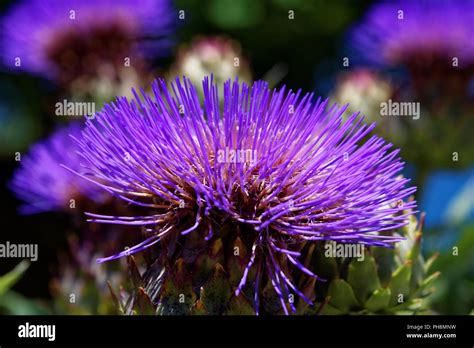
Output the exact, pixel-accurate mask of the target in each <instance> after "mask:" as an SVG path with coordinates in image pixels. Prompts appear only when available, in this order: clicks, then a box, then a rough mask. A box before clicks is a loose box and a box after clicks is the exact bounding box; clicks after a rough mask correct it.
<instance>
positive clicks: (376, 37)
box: [351, 0, 474, 67]
mask: <svg viewBox="0 0 474 348" xmlns="http://www.w3.org/2000/svg"><path fill="white" fill-rule="evenodd" d="M399 11H402V12H399ZM401 16H403V18H401ZM472 23H474V2H473V1H471V0H459V1H450V0H432V1H411V0H398V1H385V2H383V1H382V2H380V3H377V4H375V5H374V6H373V7H372V8H371V9H370V10H369V12H368V14H367V15H366V17H365V19H364V20H363V21H362V22H361V23H360V24H359V25H357V26H356V27H355V28H354V30H353V33H352V37H351V42H352V43H353V45H354V47H355V48H356V49H357V50H358V51H359V52H360V53H361V55H363V56H364V57H366V58H367V59H368V60H369V61H371V62H373V63H376V64H380V65H393V64H398V63H401V62H402V61H403V60H404V59H406V58H407V57H408V58H409V57H412V56H414V55H427V54H437V55H439V56H440V57H441V58H443V59H446V62H447V63H448V64H451V60H452V59H453V58H454V57H457V58H458V59H459V66H460V67H462V66H467V65H469V64H474V40H473V37H474V26H473V24H472Z"/></svg>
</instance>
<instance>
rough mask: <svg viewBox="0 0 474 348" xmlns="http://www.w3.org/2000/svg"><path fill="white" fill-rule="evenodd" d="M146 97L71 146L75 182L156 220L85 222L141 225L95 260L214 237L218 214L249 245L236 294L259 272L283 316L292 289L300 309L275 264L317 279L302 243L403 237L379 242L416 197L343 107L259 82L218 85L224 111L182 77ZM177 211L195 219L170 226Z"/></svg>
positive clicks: (394, 162)
mask: <svg viewBox="0 0 474 348" xmlns="http://www.w3.org/2000/svg"><path fill="white" fill-rule="evenodd" d="M152 89H153V94H154V98H153V97H151V96H149V95H147V94H146V93H144V92H143V91H142V92H141V96H139V95H138V94H137V93H135V92H134V93H135V97H136V99H135V100H133V101H128V100H127V99H126V98H118V99H117V101H116V102H115V103H112V104H110V105H107V106H106V107H105V108H104V109H103V111H102V112H99V113H98V114H97V117H96V118H95V119H94V120H87V121H86V126H85V129H84V131H83V134H82V137H81V138H80V139H78V142H77V143H78V146H79V147H80V153H81V154H82V156H83V163H84V165H85V167H86V168H88V171H87V173H88V176H84V175H83V176H84V178H86V179H87V180H90V181H95V182H97V184H98V185H99V186H101V187H103V188H104V189H106V190H107V191H109V192H111V193H113V194H115V195H117V196H119V197H121V198H123V199H125V200H126V201H127V202H132V203H135V204H139V205H141V206H146V207H149V208H151V209H155V210H156V214H154V215H152V214H150V215H149V216H136V217H117V216H103V215H96V214H89V216H90V218H91V219H90V221H95V222H102V223H116V224H129V225H141V226H145V227H146V230H147V232H148V233H149V237H148V238H147V239H146V240H145V241H144V242H142V243H141V244H140V245H137V246H135V247H133V248H130V249H128V250H125V251H123V252H121V253H118V254H117V255H113V256H111V257H107V258H104V259H100V260H99V262H103V261H107V260H113V259H116V258H119V257H122V256H125V255H128V254H132V253H134V252H138V251H141V250H144V249H145V248H147V247H149V246H151V245H153V244H156V243H158V242H159V241H160V239H161V238H162V237H163V236H166V235H167V234H169V233H170V231H173V230H176V229H178V230H179V231H180V232H181V234H182V235H186V234H188V233H193V231H196V230H197V229H198V228H204V229H208V230H207V231H208V233H207V237H206V239H211V238H212V237H213V234H214V235H215V234H217V233H218V231H216V229H215V228H212V219H211V218H210V216H211V215H212V216H215V215H213V214H214V213H216V212H217V213H218V214H220V215H221V216H222V215H224V216H225V217H226V218H228V219H230V220H231V221H235V223H236V224H237V223H238V224H245V225H246V226H248V227H249V228H251V229H252V231H254V233H255V235H256V237H255V241H254V244H253V247H252V252H251V255H250V259H249V263H248V265H247V268H246V270H245V271H244V274H243V275H242V280H241V282H240V285H239V286H238V288H237V289H236V293H237V294H238V293H239V292H240V291H241V289H242V287H243V286H244V285H245V283H246V282H247V275H248V271H249V269H250V268H251V267H257V269H258V270H259V271H258V272H257V273H258V274H257V277H256V279H257V280H256V282H258V280H259V279H260V276H261V273H260V272H265V273H266V274H267V276H268V277H269V278H270V280H271V282H272V284H273V286H274V288H275V291H276V293H277V294H278V296H279V298H280V301H281V303H282V305H283V309H284V310H285V311H287V308H286V306H285V305H284V303H285V301H286V300H285V298H287V297H285V296H287V294H288V293H289V291H290V289H291V290H293V291H295V292H296V293H297V294H298V295H300V297H301V298H303V299H304V300H305V301H309V300H308V299H307V298H305V297H304V295H303V294H302V293H300V292H299V291H298V289H297V288H296V286H295V285H294V284H293V283H292V281H291V279H290V277H289V276H288V275H287V274H286V273H285V272H284V271H283V269H282V267H281V263H280V262H279V261H278V260H280V259H281V257H282V256H283V257H285V258H286V260H287V262H288V264H291V265H292V266H294V267H295V268H296V269H299V270H300V271H302V272H303V273H305V274H307V275H310V276H312V277H315V278H318V277H317V276H316V275H315V274H313V273H312V271H311V270H309V269H308V268H306V267H305V266H304V265H303V264H302V263H301V261H299V256H300V252H299V251H300V249H299V247H300V246H301V245H302V244H303V243H305V242H308V241H309V242H311V241H321V240H334V241H338V242H342V243H359V244H367V245H375V246H390V245H392V243H394V242H397V241H399V240H400V239H401V237H397V236H394V235H392V234H390V233H380V232H384V231H390V230H393V229H396V228H398V227H401V226H403V225H405V224H406V223H407V215H409V214H411V213H406V212H407V211H409V210H412V211H413V209H414V208H415V205H416V203H415V202H414V201H410V202H408V203H403V204H401V203H402V202H403V201H402V200H403V199H404V198H406V197H408V196H410V195H411V194H413V193H414V192H415V188H413V187H409V188H406V187H405V186H406V184H407V183H408V181H409V179H404V178H402V177H401V176H398V174H399V173H400V171H401V170H402V168H403V163H402V162H401V161H400V159H399V157H398V152H399V151H398V150H394V151H390V148H391V147H392V145H391V144H387V143H385V141H384V140H383V139H381V138H379V137H377V136H372V137H370V138H369V139H367V140H366V141H364V142H363V143H362V144H360V145H358V144H359V143H360V142H362V141H363V140H364V139H366V138H367V135H368V134H369V132H370V131H371V130H372V129H373V128H374V126H375V125H374V124H372V125H366V124H364V123H363V122H362V119H363V118H362V117H360V116H359V115H358V114H354V115H352V116H351V117H349V118H348V119H347V121H343V119H342V114H343V113H344V111H345V109H346V107H338V106H337V105H332V106H328V101H327V100H326V101H321V100H320V99H318V100H317V101H316V102H313V101H312V99H313V96H312V95H310V94H306V95H304V96H302V93H301V91H298V92H296V93H294V92H292V91H291V90H289V91H287V90H286V88H285V87H284V88H282V89H280V90H274V91H270V90H269V89H268V87H267V85H266V83H265V82H263V81H259V82H255V83H254V85H253V86H252V87H248V86H247V85H246V84H245V83H242V84H239V82H238V81H237V80H236V81H234V82H233V83H232V82H231V81H228V82H226V83H225V85H224V102H223V105H222V107H221V105H220V102H219V98H218V95H217V93H218V92H217V91H218V86H217V85H214V84H213V83H212V78H211V79H209V78H205V79H204V82H203V90H204V101H203V103H201V102H200V100H199V97H198V93H197V91H196V89H195V87H194V86H193V85H192V84H191V83H190V82H189V80H187V79H186V78H184V79H183V80H182V81H180V80H179V79H177V80H176V83H175V84H173V85H172V90H173V92H174V95H172V93H171V92H170V91H168V88H167V85H166V83H165V81H163V80H158V81H157V82H155V83H154V84H153V87H152ZM226 149H233V150H251V151H252V153H256V158H254V160H252V161H248V160H244V161H223V160H222V158H221V159H220V160H219V154H222V153H223V152H225V151H226ZM253 151H255V152H253ZM180 203H184V204H183V205H180ZM183 206H186V207H189V206H191V207H192V208H193V209H191V210H190V214H192V220H191V221H190V222H189V223H188V224H187V225H184V226H180V225H179V220H177V219H176V217H175V216H176V215H177V214H176V210H177V209H178V208H179V207H183ZM195 233H196V232H195ZM277 256H278V257H277ZM256 286H257V287H258V285H256ZM256 308H257V311H258V292H257V293H256ZM290 308H291V304H290Z"/></svg>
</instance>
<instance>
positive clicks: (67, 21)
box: [0, 0, 176, 77]
mask: <svg viewBox="0 0 474 348" xmlns="http://www.w3.org/2000/svg"><path fill="white" fill-rule="evenodd" d="M71 11H74V15H73V16H74V19H71ZM175 15H176V13H175V11H174V10H173V7H172V4H171V1H170V0H61V1H47V0H22V1H21V2H19V3H18V4H14V5H12V7H11V8H10V9H9V11H8V12H7V14H6V15H5V16H4V17H3V18H2V20H1V24H0V29H1V30H2V34H3V35H2V40H1V42H0V47H1V55H2V58H3V63H4V65H5V66H6V67H7V68H10V69H12V70H13V69H19V70H24V71H28V72H33V73H37V74H41V75H45V76H47V77H52V76H53V75H54V74H56V73H57V69H56V67H55V66H54V64H52V63H51V62H50V61H49V60H48V57H47V52H46V47H47V46H48V45H50V44H51V43H54V42H55V41H56V40H57V39H58V38H59V37H60V36H61V35H62V34H63V33H64V32H67V31H70V30H75V31H77V32H78V33H81V35H83V36H84V37H87V36H88V35H89V34H90V32H92V31H93V30H97V29H101V28H107V26H109V25H110V24H116V23H121V27H122V29H124V30H126V32H127V34H128V36H129V38H130V39H131V40H137V41H138V42H139V46H138V47H136V48H135V50H138V51H141V52H142V53H144V54H158V55H162V54H163V52H164V51H167V50H168V49H169V47H170V43H171V42H170V40H169V38H167V37H166V36H168V35H169V34H170V32H171V30H172V29H173V28H174V26H175V25H174V23H175V18H176V16H175ZM65 54H67V52H65ZM16 58H21V66H18V65H17V64H16V63H17V61H16V60H15V59H16ZM78 58H80V57H72V58H71V59H78ZM123 58H125V57H123ZM123 58H122V60H123Z"/></svg>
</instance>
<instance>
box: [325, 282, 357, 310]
mask: <svg viewBox="0 0 474 348" xmlns="http://www.w3.org/2000/svg"><path fill="white" fill-rule="evenodd" d="M328 294H329V296H330V297H331V300H330V301H329V302H330V304H331V305H332V306H334V307H336V308H338V309H340V310H341V311H342V312H344V313H347V312H349V310H350V309H351V308H353V307H356V306H357V305H358V303H357V300H356V298H355V295H354V292H353V291H352V288H351V286H350V285H349V284H347V283H346V282H345V281H344V280H342V279H335V280H333V281H332V282H331V284H330V285H329V293H328Z"/></svg>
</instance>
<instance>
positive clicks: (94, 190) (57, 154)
mask: <svg viewBox="0 0 474 348" xmlns="http://www.w3.org/2000/svg"><path fill="white" fill-rule="evenodd" d="M80 133H81V127H80V125H79V124H77V123H73V124H71V125H69V126H67V127H63V128H58V129H57V130H56V131H55V132H54V133H53V134H52V135H51V136H50V137H49V138H47V139H46V140H43V141H40V142H38V143H36V144H34V145H33V146H32V147H31V149H30V150H29V152H28V153H27V154H26V155H22V157H21V160H20V167H19V168H18V169H17V170H16V171H15V173H14V175H13V179H12V181H11V182H10V188H11V189H12V190H13V191H14V192H15V194H16V196H17V197H18V198H20V199H21V200H23V201H25V202H26V204H24V205H23V206H21V207H20V212H21V213H23V214H34V213H40V212H46V211H64V210H68V209H69V208H70V200H71V199H75V200H77V199H80V198H81V197H85V198H86V199H87V200H91V201H96V202H101V201H103V200H104V199H105V197H106V196H107V194H106V193H104V192H103V190H100V189H99V188H98V187H97V186H96V185H93V184H91V183H90V182H87V181H84V180H82V179H80V178H78V177H77V175H74V174H72V173H71V172H70V171H68V170H66V169H64V168H63V167H61V164H66V165H67V166H69V167H70V168H74V170H76V171H79V172H82V170H81V168H80V165H79V164H80V157H79V155H78V154H77V152H76V150H75V146H74V145H75V144H74V141H73V139H72V138H71V135H72V136H76V137H77V136H79V135H80Z"/></svg>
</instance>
